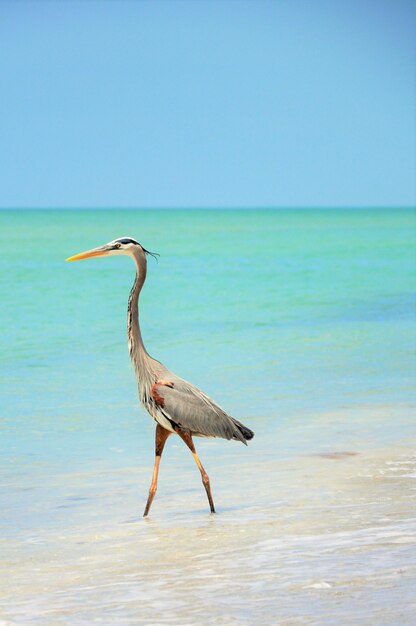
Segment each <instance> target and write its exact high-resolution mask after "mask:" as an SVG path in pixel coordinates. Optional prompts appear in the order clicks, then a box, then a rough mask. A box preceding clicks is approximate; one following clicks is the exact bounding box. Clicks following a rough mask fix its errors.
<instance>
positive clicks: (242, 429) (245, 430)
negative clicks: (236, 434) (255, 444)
mask: <svg viewBox="0 0 416 626" xmlns="http://www.w3.org/2000/svg"><path fill="white" fill-rule="evenodd" d="M231 419H232V420H233V422H234V424H235V425H236V426H237V428H238V430H239V431H240V433H241V434H242V435H243V437H244V439H245V440H246V441H249V440H250V439H253V437H254V433H253V431H252V430H250V429H249V428H247V426H244V424H242V423H241V422H239V421H238V420H236V419H235V418H234V417H233V418H231Z"/></svg>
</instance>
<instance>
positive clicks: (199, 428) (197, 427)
mask: <svg viewBox="0 0 416 626" xmlns="http://www.w3.org/2000/svg"><path fill="white" fill-rule="evenodd" d="M151 395H152V398H153V399H154V401H155V403H156V404H157V405H158V407H160V409H161V410H162V411H163V414H164V415H166V416H167V417H169V419H170V420H172V422H174V423H175V424H176V425H177V426H179V428H182V429H184V430H188V431H190V432H191V433H193V434H199V435H205V436H207V437H222V438H223V439H237V440H239V441H242V442H243V443H244V444H245V443H246V441H245V440H246V439H251V437H252V436H253V433H252V431H251V430H249V429H248V428H246V427H245V426H243V424H241V423H240V422H237V421H235V420H234V419H233V418H232V417H231V416H230V415H227V413H226V412H225V411H224V410H223V409H222V408H221V407H220V406H219V405H218V404H216V403H215V402H214V401H213V400H211V398H209V397H208V396H207V395H206V394H204V393H203V392H202V391H201V390H200V389H198V387H195V386H194V385H192V384H191V383H188V382H187V381H185V380H183V379H181V378H178V377H176V376H175V377H172V379H171V380H159V381H157V382H156V383H155V384H154V385H153V387H152V391H151Z"/></svg>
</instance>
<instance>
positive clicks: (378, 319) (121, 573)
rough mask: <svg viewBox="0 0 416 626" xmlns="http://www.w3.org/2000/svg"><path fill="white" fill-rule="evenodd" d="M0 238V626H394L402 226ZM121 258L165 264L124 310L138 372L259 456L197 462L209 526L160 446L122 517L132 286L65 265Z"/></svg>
mask: <svg viewBox="0 0 416 626" xmlns="http://www.w3.org/2000/svg"><path fill="white" fill-rule="evenodd" d="M0 220H1V226H2V228H1V235H0V237H1V239H2V246H3V250H4V252H5V254H4V255H3V256H2V261H1V264H2V271H3V275H4V283H5V286H4V292H3V293H4V295H3V306H2V309H1V311H2V313H1V315H2V319H1V327H2V329H3V334H4V338H3V349H2V358H1V385H2V399H3V402H2V405H3V406H2V415H1V418H2V420H1V429H2V436H1V445H2V454H1V461H0V464H1V465H0V468H1V477H2V478H1V485H0V490H1V491H0V497H1V502H2V511H1V515H0V546H1V573H0V625H1V626H6V625H8V626H19V625H20V624H22V625H23V624H42V626H43V625H44V626H55V625H60V624H71V625H72V624H74V625H76V626H78V625H87V624H92V623H102V624H106V625H107V624H114V625H116V624H117V625H128V626H145V625H152V626H157V625H159V624H160V625H162V624H169V625H171V624H172V625H174V624H177V625H178V626H179V625H181V626H188V625H193V624H201V625H211V624H212V625H214V624H216V625H217V624H219V625H224V626H233V625H241V626H251V625H253V624H255V625H256V626H268V625H270V624H279V625H281V626H304V625H305V626H307V625H321V624H326V625H327V624H328V625H331V624H334V625H335V624H337V625H345V626H349V625H351V624H354V623H360V625H361V624H364V625H367V624H368V625H370V624H371V625H374V624H377V626H379V625H380V626H387V625H389V626H390V625H391V626H393V625H397V624H400V626H411V624H412V623H414V614H415V611H416V602H415V598H414V588H415V584H416V571H415V570H416V559H415V556H416V546H415V543H416V539H415V537H416V533H415V531H416V514H415V510H416V508H415V499H416V481H415V479H416V453H415V442H416V436H415V426H414V413H415V411H414V409H415V393H414V386H415V385H414V383H415V361H414V355H413V352H412V344H414V338H415V323H414V322H415V320H414V307H413V297H414V286H415V275H414V274H415V264H414V244H415V230H414V212H412V211H410V210H400V209H398V210H382V209H380V210H377V209H371V210H370V209H369V210H365V209H363V210H360V211H358V210H357V211H344V210H335V209H334V210H331V211H325V210H307V211H305V210H291V211H284V210H282V211H271V210H270V211H267V210H264V211H261V210H257V211H239V210H235V211H223V212H221V214H220V217H219V212H216V211H169V212H166V211H165V212H164V211H152V212H149V211H147V212H146V211H117V210H107V211H90V212H89V211H83V212H80V211H61V212H59V213H56V212H52V211H41V210H39V211H14V212H7V211H2V212H0ZM161 225H163V227H161ZM165 226H166V227H165ZM16 232H19V233H20V237H21V243H22V245H21V250H22V252H21V253H20V254H19V255H16V254H14V253H13V242H14V238H13V233H16ZM125 235H128V236H133V237H135V238H136V239H137V240H138V241H140V242H141V243H142V244H143V245H144V246H145V247H147V248H148V249H150V250H152V251H155V252H158V253H160V254H161V257H160V259H159V262H158V263H156V262H154V261H153V260H152V259H149V269H148V278H147V282H146V285H145V288H144V290H143V295H142V296H141V303H140V306H141V324H142V332H143V336H144V340H145V344H146V347H147V348H148V350H149V352H150V353H151V354H152V355H153V356H155V357H156V358H158V359H160V360H162V361H163V362H164V363H165V364H166V365H167V366H168V367H170V368H171V369H172V370H173V371H175V372H177V373H178V374H179V375H181V376H183V377H185V378H187V379H189V380H192V382H194V383H195V384H197V385H199V386H200V387H201V388H202V389H204V390H205V391H206V392H207V393H209V395H211V396H212V397H213V398H214V399H215V400H217V401H218V402H219V403H220V404H221V405H223V406H224V407H225V408H226V409H227V410H228V411H229V412H230V413H231V414H232V415H234V416H235V417H237V418H238V419H241V420H242V421H243V422H244V423H246V424H247V425H248V426H249V427H250V428H252V429H253V430H254V431H255V433H256V435H255V438H254V439H253V440H252V441H251V442H249V445H248V446H247V447H245V446H243V445H241V444H239V443H237V442H227V441H224V440H208V439H196V445H197V449H198V452H199V454H200V457H201V459H202V461H203V463H204V466H205V467H206V469H207V472H208V474H209V476H210V479H211V485H212V489H213V495H214V500H215V503H216V507H217V510H218V513H217V515H215V516H214V515H210V514H209V509H208V505H207V502H206V496H205V493H204V490H203V487H202V485H201V482H200V476H199V472H198V471H197V469H196V467H195V465H194V462H193V459H192V456H191V455H190V454H189V451H188V450H187V449H186V447H185V446H184V445H183V443H182V442H181V441H180V440H179V438H174V437H171V438H170V439H169V441H168V443H167V446H166V451H165V453H164V456H163V459H162V464H161V470H160V478H159V488H158V492H157V495H156V499H155V501H154V503H153V507H152V511H151V515H150V516H149V518H148V519H143V518H142V513H143V509H144V505H145V501H146V497H147V491H148V487H149V483H150V478H151V471H152V464H153V453H154V450H153V441H154V425H153V423H152V421H151V419H150V418H149V416H148V415H147V414H146V413H145V412H144V411H143V409H142V408H140V407H139V405H138V402H137V391H136V382H135V378H134V374H133V372H132V370H131V367H130V363H129V356H128V352H127V347H126V337H125V314H126V305H127V297H128V293H129V289H130V286H131V284H132V282H133V278H134V268H133V266H132V264H131V263H129V261H128V260H126V259H92V260H91V261H86V262H83V263H78V264H65V263H64V259H65V258H66V257H67V256H69V255H70V254H73V253H76V252H79V251H81V250H84V249H87V248H91V247H93V246H95V245H100V244H103V243H105V242H106V241H109V240H111V239H114V237H117V236H125Z"/></svg>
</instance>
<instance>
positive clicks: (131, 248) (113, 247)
mask: <svg viewBox="0 0 416 626" xmlns="http://www.w3.org/2000/svg"><path fill="white" fill-rule="evenodd" d="M116 254H126V255H128V256H133V257H136V256H137V255H140V254H141V255H143V256H145V255H146V254H150V255H152V256H154V257H156V256H157V255H156V254H155V253H154V252H149V251H148V250H146V249H145V248H143V246H141V245H140V244H139V243H138V242H137V241H136V240H135V239H132V238H131V237H120V238H119V239H114V241H110V242H109V243H106V244H105V245H104V246H99V247H98V248H92V250H86V251H85V252H80V253H79V254H74V255H73V256H70V257H68V258H67V259H66V261H80V260H81V259H89V258H90V257H93V256H110V255H113V256H114V255H116Z"/></svg>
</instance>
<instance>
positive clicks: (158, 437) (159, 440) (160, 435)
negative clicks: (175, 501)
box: [143, 424, 172, 517]
mask: <svg viewBox="0 0 416 626" xmlns="http://www.w3.org/2000/svg"><path fill="white" fill-rule="evenodd" d="M171 434H172V433H171V432H170V431H169V430H167V429H166V428H163V426H160V424H158V425H157V426H156V434H155V465H154V468H153V476H152V482H151V485H150V489H149V497H148V498H147V503H146V508H145V510H144V513H143V517H146V516H147V515H148V513H149V511H150V507H151V506H152V502H153V498H154V497H155V493H156V489H157V476H158V474H159V465H160V458H161V456H162V452H163V448H164V447H165V443H166V439H167V438H168V437H169V435H171Z"/></svg>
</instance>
